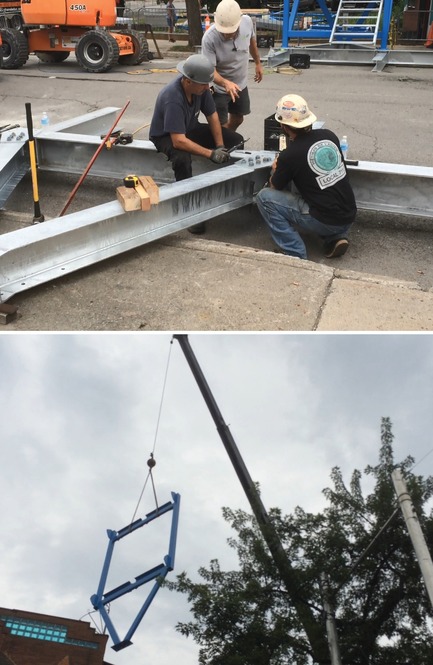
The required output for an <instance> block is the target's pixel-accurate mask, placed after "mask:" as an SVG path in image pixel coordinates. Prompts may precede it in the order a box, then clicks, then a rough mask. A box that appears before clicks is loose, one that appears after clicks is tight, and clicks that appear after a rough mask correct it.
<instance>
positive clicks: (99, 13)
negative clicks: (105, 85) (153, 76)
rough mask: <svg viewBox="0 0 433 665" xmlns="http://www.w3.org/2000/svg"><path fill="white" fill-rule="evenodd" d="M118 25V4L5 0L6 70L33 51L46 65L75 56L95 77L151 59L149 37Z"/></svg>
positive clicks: (1, 16)
mask: <svg viewBox="0 0 433 665" xmlns="http://www.w3.org/2000/svg"><path fill="white" fill-rule="evenodd" d="M116 21H117V11H116V0H84V1H83V2H81V3H73V2H68V0H22V1H21V2H18V1H17V0H12V1H7V0H0V34H1V37H2V40H3V64H2V67H3V69H18V68H19V67H22V66H23V65H24V64H25V63H26V62H27V60H28V57H29V54H30V53H34V54H35V55H36V56H37V57H38V58H39V59H40V60H41V61H42V62H63V60H66V58H67V57H68V56H69V54H70V53H71V52H75V57H76V59H77V62H78V64H79V65H80V67H82V69H84V70H86V71H88V72H95V73H100V72H107V71H108V70H109V69H111V67H113V65H115V64H117V63H119V64H124V65H127V66H130V65H137V64H139V63H141V62H143V61H144V60H147V59H148V44H147V40H146V39H145V37H144V35H142V34H141V33H140V32H137V31H135V30H131V29H129V28H128V27H125V28H123V27H121V28H119V29H117V28H116V27H115V26H116Z"/></svg>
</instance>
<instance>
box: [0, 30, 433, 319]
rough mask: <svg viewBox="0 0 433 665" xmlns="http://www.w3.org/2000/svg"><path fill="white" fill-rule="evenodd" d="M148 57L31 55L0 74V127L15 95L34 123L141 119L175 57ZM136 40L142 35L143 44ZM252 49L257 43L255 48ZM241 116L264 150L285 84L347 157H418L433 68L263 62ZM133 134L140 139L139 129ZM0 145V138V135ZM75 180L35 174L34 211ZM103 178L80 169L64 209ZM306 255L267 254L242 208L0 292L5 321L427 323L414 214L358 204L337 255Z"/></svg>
mask: <svg viewBox="0 0 433 665" xmlns="http://www.w3.org/2000/svg"><path fill="white" fill-rule="evenodd" d="M158 43H159V44H160V47H161V50H162V52H163V55H164V58H163V59H162V60H153V61H151V62H150V63H143V65H140V66H139V67H134V68H131V69H130V70H128V71H125V69H124V68H121V67H116V68H114V69H113V70H112V71H111V72H108V73H106V74H100V75H92V74H88V73H85V72H82V71H80V70H79V68H78V66H77V64H76V62H75V61H74V59H73V58H71V59H69V60H67V61H66V62H64V63H61V64H58V65H46V64H42V63H40V62H39V61H38V60H37V59H36V58H34V57H31V58H30V60H29V63H28V64H27V65H26V66H24V67H23V68H22V69H20V70H17V71H5V70H2V71H1V72H0V108H1V111H0V124H2V125H3V124H7V123H9V122H10V123H14V122H19V123H21V124H22V125H23V126H25V106H24V105H25V102H29V101H30V102H31V104H32V113H33V117H34V119H35V124H36V123H37V119H38V118H40V116H41V115H42V112H43V111H47V112H48V114H49V116H50V118H51V122H52V123H55V122H59V121H60V120H63V119H66V118H72V117H75V116H78V115H82V114H85V113H86V112H91V111H94V110H96V109H99V108H103V107H106V106H119V107H122V106H123V105H124V104H125V102H126V101H127V100H130V105H129V107H128V111H127V113H126V114H125V116H124V123H123V125H122V126H123V128H124V129H125V130H126V131H135V130H136V129H137V128H138V127H140V126H142V125H143V124H146V123H147V122H149V121H150V118H151V115H152V111H153V105H154V101H155V98H156V95H157V93H158V92H159V90H160V89H161V87H162V86H163V85H165V84H166V83H167V82H168V81H169V80H171V78H172V77H173V76H174V71H173V70H175V67H176V64H177V62H178V60H179V58H183V57H186V55H188V54H179V53H173V52H168V51H167V46H168V45H167V43H165V42H158ZM150 48H152V45H151V44H150ZM265 53H266V52H263V55H265ZM249 88H250V96H251V101H252V114H251V115H250V116H248V117H247V118H246V120H245V122H244V124H243V126H242V131H243V134H244V136H245V137H248V138H249V139H250V140H249V143H248V146H249V147H250V148H251V149H261V148H263V147H264V121H265V118H267V117H269V116H270V115H271V114H272V113H273V110H274V107H275V103H276V101H277V99H278V98H279V97H280V96H282V95H283V94H285V93H287V92H290V91H294V92H297V93H299V94H301V95H303V96H304V97H305V98H306V99H307V101H308V102H309V104H310V105H311V107H312V109H313V110H314V112H315V113H316V115H317V116H318V117H319V119H321V120H323V121H324V122H325V125H326V126H327V127H329V128H331V129H333V130H334V131H335V132H336V133H337V134H338V135H342V134H346V135H347V136H348V139H349V144H350V148H349V150H350V154H349V157H350V158H353V159H360V160H369V161H380V162H391V163H399V164H418V165H424V166H430V165H431V145H430V142H429V141H430V137H431V135H432V125H433V113H432V111H433V95H432V92H433V69H430V68H406V67H405V68H402V67H387V68H386V69H385V70H384V71H383V72H372V71H371V67H370V66H360V65H344V66H342V65H314V66H312V67H311V68H310V69H308V70H298V71H297V73H296V72H293V73H291V74H277V73H276V72H274V71H266V72H265V76H264V80H263V82H262V83H261V84H259V85H258V84H255V83H254V82H253V81H252V76H251V83H250V86H249ZM137 136H138V137H139V138H147V130H146V129H144V130H142V131H140V132H139V133H138V134H137ZM0 149H1V144H0ZM74 184H75V180H74V179H71V177H70V176H68V177H63V176H53V175H51V176H50V175H49V174H41V180H40V198H41V206H42V211H43V212H44V214H45V215H46V217H47V218H49V217H50V216H56V215H57V214H58V212H59V210H60V209H61V208H62V205H63V203H64V202H65V200H66V198H67V196H68V194H69V192H70V191H71V190H72V188H73V186H74ZM30 192H31V186H30V182H29V179H28V178H27V179H25V180H24V181H23V182H22V184H21V185H20V187H19V188H18V189H17V191H16V192H15V193H14V195H13V196H12V197H11V198H10V199H9V200H8V202H7V204H6V207H5V210H3V211H0V226H1V231H2V232H7V231H10V230H14V229H16V228H19V227H20V226H26V225H27V224H30V223H31V218H32V212H33V204H32V201H31V194H30ZM113 192H114V186H113V184H112V183H109V182H104V183H100V182H98V181H96V179H91V178H89V180H88V182H86V183H85V186H83V188H82V191H80V193H79V195H78V196H77V201H76V202H75V205H76V206H79V207H82V208H86V207H88V206H90V205H94V204H95V203H96V202H99V201H104V200H112V198H114V196H113ZM306 242H307V247H308V252H309V258H310V260H309V261H306V262H300V261H297V260H295V259H289V258H288V257H285V256H282V255H280V254H278V253H276V252H275V247H274V246H273V243H272V240H271V239H270V237H269V235H268V233H267V231H266V228H265V227H264V224H263V222H262V220H261V219H260V216H259V214H258V212H257V210H256V208H255V207H254V206H250V207H248V208H244V209H241V210H238V211H236V212H235V213H231V214H230V215H224V216H222V217H219V218H217V219H215V220H212V222H210V223H208V225H207V232H206V234H205V236H191V234H189V233H188V232H187V231H185V232H181V233H179V234H176V235H174V236H171V237H170V238H166V239H164V240H162V241H158V242H155V243H151V244H150V245H148V246H145V247H143V248H141V249H139V250H135V251H133V252H130V253H128V254H124V255H121V256H119V257H116V258H113V259H110V260H108V261H104V262H102V263H100V264H97V265H95V266H92V267H91V268H88V269H85V270H81V271H79V272H77V273H74V274H72V275H69V276H68V277H65V278H62V279H60V280H57V281H56V282H51V283H49V284H46V285H44V286H41V287H38V288H35V289H32V290H29V291H27V292H23V293H22V294H19V295H17V296H15V297H14V298H13V300H12V301H11V302H13V303H14V304H16V305H18V307H19V317H18V318H17V319H16V320H15V321H13V322H11V323H9V324H8V325H7V326H4V328H3V327H2V329H4V330H7V331H14V330H17V331H18V330H54V331H57V330H144V331H149V330H155V331H156V330H179V329H183V330H185V329H188V330H257V331H259V330H306V331H310V330H318V331H319V330H342V331H343V330H344V331H346V330H366V331H367V330H387V331H388V330H431V329H433V262H432V259H431V257H432V248H433V228H432V222H431V221H428V220H421V219H408V218H396V217H395V216H389V215H388V216H385V215H378V214H377V213H367V212H361V213H360V215H359V218H358V223H357V224H356V226H355V227H354V229H353V231H352V234H351V246H350V250H349V252H348V253H347V254H346V255H345V256H344V257H343V258H341V259H337V260H334V261H330V260H326V259H324V257H323V255H322V253H321V248H320V247H319V245H318V244H317V241H316V240H315V239H314V238H307V239H306Z"/></svg>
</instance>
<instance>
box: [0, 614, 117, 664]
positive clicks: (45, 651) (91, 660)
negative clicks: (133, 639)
mask: <svg viewBox="0 0 433 665" xmlns="http://www.w3.org/2000/svg"><path fill="white" fill-rule="evenodd" d="M107 639H108V636H107V635H101V634H100V633H97V632H96V631H95V630H94V629H93V628H92V627H91V625H90V623H87V622H85V621H75V620H73V619H64V618H61V617H56V616H50V615H49V614H36V613H34V612H25V611H23V610H8V609H6V608H3V607H0V665H110V664H109V663H107V662H106V661H105V660H104V653H105V647H106V644H107Z"/></svg>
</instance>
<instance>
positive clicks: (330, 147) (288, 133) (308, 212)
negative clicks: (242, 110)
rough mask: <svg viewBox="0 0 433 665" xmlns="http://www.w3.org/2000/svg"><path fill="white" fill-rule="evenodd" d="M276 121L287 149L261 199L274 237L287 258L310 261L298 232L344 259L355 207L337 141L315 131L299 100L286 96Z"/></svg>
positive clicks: (325, 131) (327, 133)
mask: <svg viewBox="0 0 433 665" xmlns="http://www.w3.org/2000/svg"><path fill="white" fill-rule="evenodd" d="M275 119H276V120H277V121H278V122H279V123H280V124H281V128H282V130H283V132H284V134H285V137H286V145H287V147H286V148H285V149H284V150H282V152H280V154H279V155H278V156H277V158H276V159H275V162H274V164H273V167H272V171H271V177H270V179H269V183H268V185H269V186H268V187H265V188H264V189H262V190H261V192H259V194H258V195H257V206H258V208H259V210H260V213H261V215H262V217H263V218H264V220H265V222H266V224H267V225H268V226H269V229H270V231H271V235H272V238H273V239H274V241H275V242H276V244H277V245H278V246H279V247H280V248H281V249H282V250H283V252H284V253H285V254H287V255H289V256H295V257H298V258H300V259H306V258H307V251H306V248H305V244H304V241H303V240H302V238H301V236H300V235H299V232H298V230H297V228H298V229H300V230H301V231H302V230H304V231H308V232H310V233H311V232H313V233H315V234H317V235H318V236H320V238H321V239H322V240H323V242H324V253H325V256H326V257H327V258H335V257H338V256H343V254H345V253H346V250H347V248H348V246H349V241H348V239H347V236H348V233H349V229H350V227H351V225H352V224H353V222H354V221H355V216H356V203H355V197H354V194H353V191H352V188H351V186H350V182H349V178H348V176H347V171H346V165H345V163H344V158H343V154H342V152H341V150H340V144H339V140H338V138H337V136H336V135H335V134H334V133H333V132H331V131H330V130H329V129H313V123H314V122H315V121H316V120H317V118H316V116H315V115H314V113H312V112H311V111H310V109H309V108H308V105H307V103H306V101H305V99H303V98H302V97H300V96H299V95H295V94H290V95H285V96H284V97H282V98H281V99H280V100H279V102H278V104H277V110H276V113H275ZM292 185H294V188H293V186H292ZM295 227H297V228H295Z"/></svg>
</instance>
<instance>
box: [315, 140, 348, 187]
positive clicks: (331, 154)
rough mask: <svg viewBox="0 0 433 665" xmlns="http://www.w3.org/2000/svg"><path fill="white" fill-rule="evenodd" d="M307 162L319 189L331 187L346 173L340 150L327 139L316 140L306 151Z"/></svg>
mask: <svg viewBox="0 0 433 665" xmlns="http://www.w3.org/2000/svg"><path fill="white" fill-rule="evenodd" d="M307 162H308V166H309V167H310V169H311V170H312V171H313V172H314V173H316V174H317V178H316V181H317V184H318V185H319V187H320V189H326V188H327V187H331V186H332V185H334V184H335V183H336V182H338V181H339V180H342V179H343V178H344V177H345V175H346V168H345V166H344V162H343V160H342V158H341V154H340V151H339V150H338V148H337V146H336V145H335V143H333V142H332V141H329V140H327V139H323V140H321V141H317V143H314V144H313V145H312V146H311V148H310V149H309V151H308V154H307Z"/></svg>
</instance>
